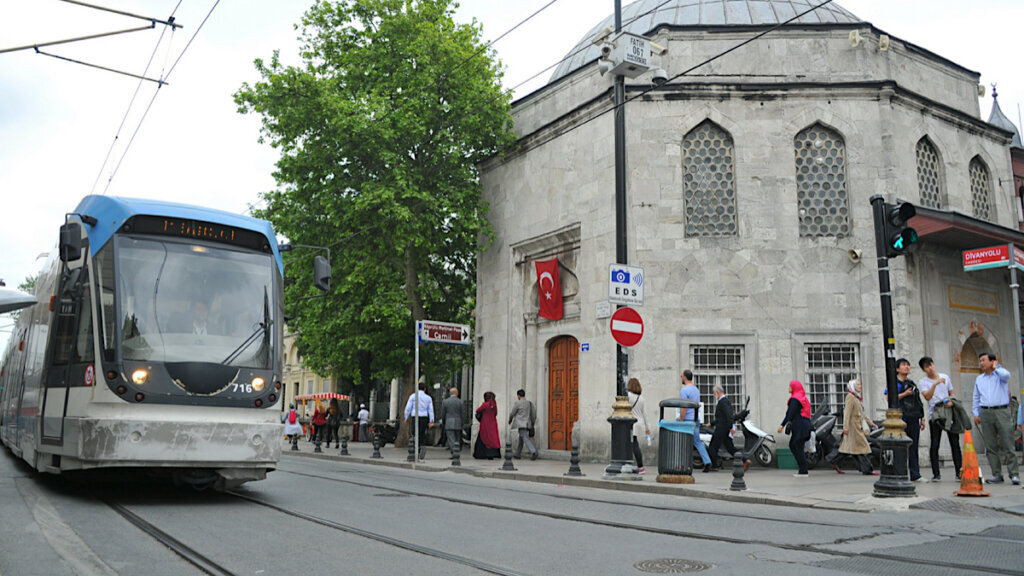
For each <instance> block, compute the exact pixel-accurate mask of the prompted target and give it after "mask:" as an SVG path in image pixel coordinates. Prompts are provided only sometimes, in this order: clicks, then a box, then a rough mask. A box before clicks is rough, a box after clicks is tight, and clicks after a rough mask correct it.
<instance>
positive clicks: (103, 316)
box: [93, 242, 117, 362]
mask: <svg viewBox="0 0 1024 576" xmlns="http://www.w3.org/2000/svg"><path fill="white" fill-rule="evenodd" d="M113 254H114V243H113V242H109V243H108V244H107V245H106V246H104V247H103V249H102V250H100V251H99V252H97V253H96V257H95V258H94V259H93V263H94V264H95V270H94V272H95V273H96V286H97V287H98V290H97V292H98V294H97V296H98V297H99V299H98V301H97V303H96V304H97V309H98V310H99V327H100V329H101V331H102V334H101V336H100V337H101V338H102V339H103V356H104V359H105V360H106V361H108V362H113V361H114V350H115V348H116V345H115V343H114V338H115V333H114V322H116V320H117V315H116V314H115V313H114V258H113Z"/></svg>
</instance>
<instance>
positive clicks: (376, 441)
mask: <svg viewBox="0 0 1024 576" xmlns="http://www.w3.org/2000/svg"><path fill="white" fill-rule="evenodd" d="M370 458H374V459H378V458H381V455H380V432H379V431H374V433H373V454H371V455H370Z"/></svg>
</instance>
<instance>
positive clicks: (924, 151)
mask: <svg viewBox="0 0 1024 576" xmlns="http://www.w3.org/2000/svg"><path fill="white" fill-rule="evenodd" d="M943 186H944V184H943V182H942V164H941V163H940V162H939V153H938V152H937V151H936V150H935V146H934V145H933V144H932V142H931V140H929V139H928V137H927V136H925V137H924V138H921V139H920V140H918V141H917V190H918V192H920V193H921V205H922V206H924V207H926V208H942V204H943V197H942V188H943Z"/></svg>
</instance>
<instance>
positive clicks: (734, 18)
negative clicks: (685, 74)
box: [549, 0, 861, 82]
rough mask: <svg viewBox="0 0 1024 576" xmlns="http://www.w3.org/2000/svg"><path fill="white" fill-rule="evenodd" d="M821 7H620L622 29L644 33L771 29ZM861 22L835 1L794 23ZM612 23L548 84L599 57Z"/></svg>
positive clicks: (650, 3)
mask: <svg viewBox="0 0 1024 576" xmlns="http://www.w3.org/2000/svg"><path fill="white" fill-rule="evenodd" d="M818 4H821V0H668V1H667V2H666V0H637V1H636V2H633V3H632V4H630V5H628V6H624V7H623V8H622V29H623V30H625V31H626V32H631V33H633V34H646V33H647V32H650V31H651V30H653V29H654V28H655V27H656V26H659V25H662V24H667V25H669V26H695V27H700V26H774V25H775V24H779V23H781V22H785V21H787V20H789V19H790V18H792V17H794V16H796V15H797V14H800V13H801V12H805V11H807V10H808V9H810V8H812V7H814V6H817V5H818ZM858 22H861V19H860V18H857V17H856V16H854V15H853V14H851V13H850V12H849V11H847V10H846V9H844V8H842V7H841V6H839V5H838V4H836V3H835V2H832V3H830V4H827V5H825V6H822V7H821V8H818V9H817V10H814V11H812V12H810V13H808V14H806V15H804V16H802V17H800V18H799V19H798V20H796V21H795V22H794V24H801V25H806V24H851V23H858ZM614 23H615V15H614V14H613V15H610V16H608V17H607V18H605V19H604V20H602V21H601V22H600V23H598V24H597V25H596V26H594V27H593V28H592V29H591V30H590V32H587V34H586V35H585V36H584V37H583V38H582V39H581V40H580V41H579V42H578V43H577V44H576V46H574V47H573V49H572V50H570V51H569V54H568V55H566V57H565V59H563V60H562V62H561V63H559V65H558V67H557V68H555V72H554V73H553V74H552V75H551V79H550V80H549V82H553V81H555V80H557V79H559V78H561V77H562V76H566V75H568V74H569V73H570V72H572V71H574V70H576V69H578V68H580V67H582V66H583V65H584V64H586V63H587V62H590V61H591V60H594V59H596V58H597V57H598V56H600V55H601V52H600V49H599V48H598V47H597V46H595V45H593V44H592V43H591V39H592V38H593V37H594V35H595V34H597V31H598V30H601V29H602V28H605V27H606V26H612V25H614Z"/></svg>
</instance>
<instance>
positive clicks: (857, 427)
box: [831, 380, 878, 475]
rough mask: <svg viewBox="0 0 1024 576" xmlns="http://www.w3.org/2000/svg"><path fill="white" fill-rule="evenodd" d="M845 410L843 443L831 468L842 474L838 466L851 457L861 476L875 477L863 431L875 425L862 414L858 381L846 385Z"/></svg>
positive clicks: (866, 438) (869, 448)
mask: <svg viewBox="0 0 1024 576" xmlns="http://www.w3.org/2000/svg"><path fill="white" fill-rule="evenodd" d="M846 390H847V392H848V394H847V395H846V409H845V410H844V411H843V441H842V443H840V444H839V454H838V455H837V456H836V457H835V458H834V459H833V460H832V461H831V463H832V468H833V469H835V471H836V472H838V473H840V474H842V473H843V470H842V468H840V465H841V464H842V463H843V460H846V457H847V456H852V457H853V459H854V460H855V461H856V462H857V469H858V470H860V473H861V474H866V475H877V474H878V472H873V471H872V470H871V460H869V459H868V457H867V455H868V454H871V445H869V444H868V437H867V435H865V433H864V432H865V431H866V430H869V429H871V428H877V426H875V423H874V422H872V421H871V420H869V419H868V417H867V416H866V415H865V414H864V406H863V405H862V404H861V394H862V387H861V384H860V380H850V381H849V382H848V383H847V384H846Z"/></svg>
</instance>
